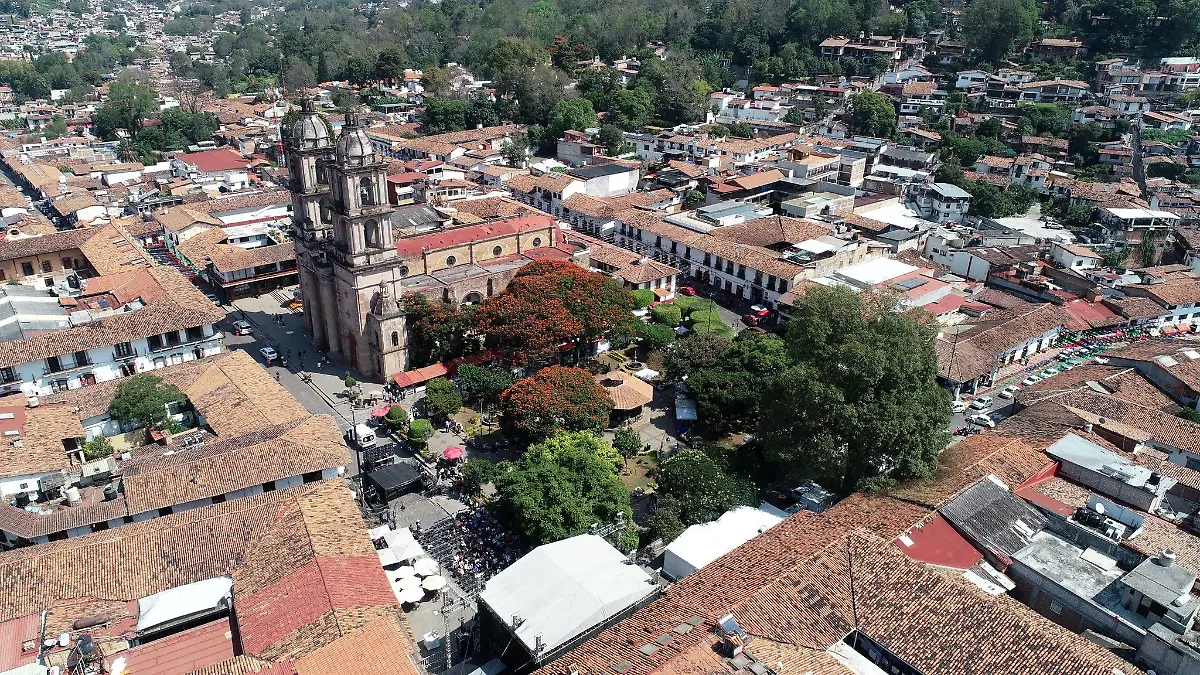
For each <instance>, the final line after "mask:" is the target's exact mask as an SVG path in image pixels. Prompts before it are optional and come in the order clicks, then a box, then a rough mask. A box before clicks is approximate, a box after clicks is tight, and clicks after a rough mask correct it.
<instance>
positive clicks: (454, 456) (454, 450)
mask: <svg viewBox="0 0 1200 675" xmlns="http://www.w3.org/2000/svg"><path fill="white" fill-rule="evenodd" d="M462 456H463V449H462V448H460V447H458V446H457V445H452V446H450V447H448V448H446V449H445V450H443V451H442V457H445V458H446V459H448V460H451V461H455V460H459V459H462Z"/></svg>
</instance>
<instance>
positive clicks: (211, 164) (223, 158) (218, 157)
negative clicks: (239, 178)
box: [175, 148, 249, 173]
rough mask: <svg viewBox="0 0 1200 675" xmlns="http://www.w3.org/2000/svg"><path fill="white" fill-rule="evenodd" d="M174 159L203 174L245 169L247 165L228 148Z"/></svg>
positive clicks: (194, 153)
mask: <svg viewBox="0 0 1200 675" xmlns="http://www.w3.org/2000/svg"><path fill="white" fill-rule="evenodd" d="M175 159H178V160H179V161H181V162H183V163H185V164H188V165H190V166H194V167H196V169H197V170H198V171H201V172H204V173H214V172H218V171H236V170H238V169H245V168H246V167H247V166H248V165H249V163H248V162H247V161H246V160H245V158H243V157H242V156H241V155H240V154H238V153H237V152H235V151H233V150H230V149H228V148H217V149H216V150H203V151H200V152H185V153H181V154H179V155H176V156H175Z"/></svg>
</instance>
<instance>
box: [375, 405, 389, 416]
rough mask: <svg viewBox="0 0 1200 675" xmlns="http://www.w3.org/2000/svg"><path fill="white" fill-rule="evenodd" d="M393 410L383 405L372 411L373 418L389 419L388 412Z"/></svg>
mask: <svg viewBox="0 0 1200 675" xmlns="http://www.w3.org/2000/svg"><path fill="white" fill-rule="evenodd" d="M391 409H392V406H390V405H381V406H379V407H378V408H375V409H374V410H372V411H371V417H387V414H388V411H389V410H391Z"/></svg>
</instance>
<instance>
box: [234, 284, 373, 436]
mask: <svg viewBox="0 0 1200 675" xmlns="http://www.w3.org/2000/svg"><path fill="white" fill-rule="evenodd" d="M233 306H234V308H235V309H236V310H237V311H235V312H231V313H230V318H231V320H236V319H244V320H245V321H248V322H249V323H250V325H252V326H254V337H255V338H256V339H258V340H260V341H262V342H263V343H264V344H269V345H271V346H273V347H275V350H276V351H278V352H279V354H280V356H283V357H286V358H287V361H288V367H287V371H288V372H290V373H292V374H293V376H296V375H298V374H299V373H301V372H303V373H307V374H308V375H310V376H311V378H312V379H311V380H310V381H309V382H303V381H301V382H300V384H301V385H302V386H303V387H307V388H310V389H311V390H312V391H313V392H315V393H316V394H317V395H318V396H320V397H321V398H322V399H324V401H325V402H326V403H327V404H328V405H329V407H331V408H333V410H334V412H336V413H337V414H338V416H339V417H341V418H342V419H344V420H345V421H346V422H347V423H349V422H352V421H354V420H357V421H359V422H361V421H363V419H364V418H365V417H366V416H367V415H369V414H370V411H369V410H366V409H365V408H358V409H352V407H351V405H350V402H349V400H348V399H347V398H346V397H345V395H344V392H345V390H346V385H345V382H344V379H345V376H346V374H347V373H349V374H350V375H351V377H353V378H354V379H355V380H356V381H358V382H360V383H361V386H362V389H363V393H364V394H369V393H376V394H380V393H382V391H383V385H382V384H379V383H370V382H365V381H364V380H363V378H362V375H361V374H359V373H357V372H355V371H354V370H353V369H351V368H347V367H346V366H344V365H342V364H338V363H325V364H324V365H322V367H321V368H320V369H318V368H317V362H318V359H319V358H320V355H319V354H318V353H317V348H316V345H315V344H313V341H312V339H311V338H310V337H309V335H308V334H307V333H306V332H305V330H304V316H303V315H301V314H293V313H292V312H291V311H290V310H288V309H286V308H284V307H281V306H280V305H279V302H278V300H277V299H275V298H274V297H272V296H271V295H270V294H268V295H265V296H260V297H257V298H243V299H241V300H235V301H234V302H233ZM279 317H282V321H283V324H282V325H280V324H279V323H276V322H275V321H274V320H273V319H276V318H279ZM301 351H303V352H306V354H305V357H304V359H303V360H301V359H300V352H301ZM282 370H283V369H282V368H280V371H282ZM296 379H297V380H298V381H299V377H296ZM281 383H282V380H281ZM288 389H289V390H293V391H294V386H288Z"/></svg>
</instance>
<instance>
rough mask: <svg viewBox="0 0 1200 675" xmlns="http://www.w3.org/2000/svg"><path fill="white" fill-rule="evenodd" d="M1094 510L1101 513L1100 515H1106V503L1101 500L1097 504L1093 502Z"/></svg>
mask: <svg viewBox="0 0 1200 675" xmlns="http://www.w3.org/2000/svg"><path fill="white" fill-rule="evenodd" d="M1092 510H1093V511H1095V512H1096V513H1099V514H1100V515H1104V505H1103V504H1101V503H1100V502H1096V503H1095V504H1093V505H1092Z"/></svg>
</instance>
